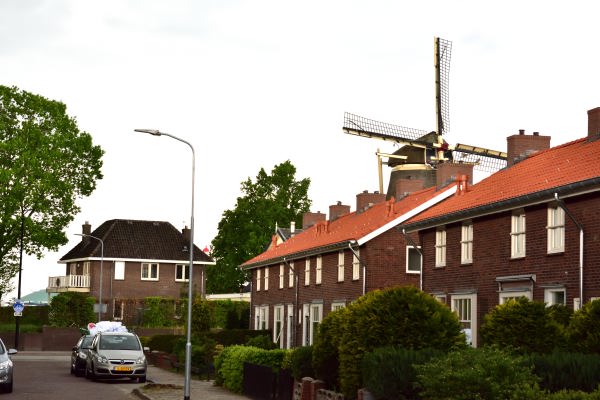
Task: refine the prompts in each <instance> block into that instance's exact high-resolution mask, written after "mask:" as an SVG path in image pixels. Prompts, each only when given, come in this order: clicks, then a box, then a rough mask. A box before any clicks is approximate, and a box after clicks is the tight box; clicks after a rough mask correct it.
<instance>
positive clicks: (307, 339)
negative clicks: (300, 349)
mask: <svg viewBox="0 0 600 400" xmlns="http://www.w3.org/2000/svg"><path fill="white" fill-rule="evenodd" d="M302 313H303V317H304V318H303V327H302V328H303V329H302V339H303V340H302V343H303V344H304V345H305V346H310V345H311V344H313V341H314V335H315V334H316V333H317V332H318V329H319V324H320V323H321V320H322V319H323V304H304V305H303V306H302Z"/></svg>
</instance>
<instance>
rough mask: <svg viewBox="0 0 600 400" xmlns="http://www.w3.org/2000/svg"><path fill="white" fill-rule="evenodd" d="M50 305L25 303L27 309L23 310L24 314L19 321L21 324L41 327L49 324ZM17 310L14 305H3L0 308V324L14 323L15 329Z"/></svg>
mask: <svg viewBox="0 0 600 400" xmlns="http://www.w3.org/2000/svg"><path fill="white" fill-rule="evenodd" d="M48 311H49V307H48V306H27V305H25V310H23V316H21V317H20V318H21V320H20V321H19V324H20V326H23V325H37V326H39V327H41V326H44V325H48V323H49V322H48ZM14 312H15V310H13V308H12V306H8V307H1V308H0V324H2V325H5V324H8V325H10V324H12V325H13V330H14V322H15V316H14Z"/></svg>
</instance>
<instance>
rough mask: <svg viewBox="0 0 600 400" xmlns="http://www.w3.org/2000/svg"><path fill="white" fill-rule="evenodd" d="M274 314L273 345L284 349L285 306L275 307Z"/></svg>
mask: <svg viewBox="0 0 600 400" xmlns="http://www.w3.org/2000/svg"><path fill="white" fill-rule="evenodd" d="M273 312H274V314H275V315H274V317H273V343H276V344H277V347H279V348H280V349H283V321H284V319H283V306H275V307H274V308H273Z"/></svg>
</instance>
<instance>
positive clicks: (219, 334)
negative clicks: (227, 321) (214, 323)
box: [207, 329, 272, 346]
mask: <svg viewBox="0 0 600 400" xmlns="http://www.w3.org/2000/svg"><path fill="white" fill-rule="evenodd" d="M207 335H208V336H210V337H211V338H213V339H214V340H215V341H216V342H217V343H219V344H222V345H223V346H233V345H236V344H246V343H248V340H250V339H251V338H253V337H257V336H265V335H266V336H268V337H272V332H271V331H270V330H253V329H224V330H220V331H211V332H208V333H207Z"/></svg>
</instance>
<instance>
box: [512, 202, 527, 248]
mask: <svg viewBox="0 0 600 400" xmlns="http://www.w3.org/2000/svg"><path fill="white" fill-rule="evenodd" d="M510 256H511V258H519V257H525V212H522V211H521V212H519V213H516V214H513V215H512V217H511V228H510Z"/></svg>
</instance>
